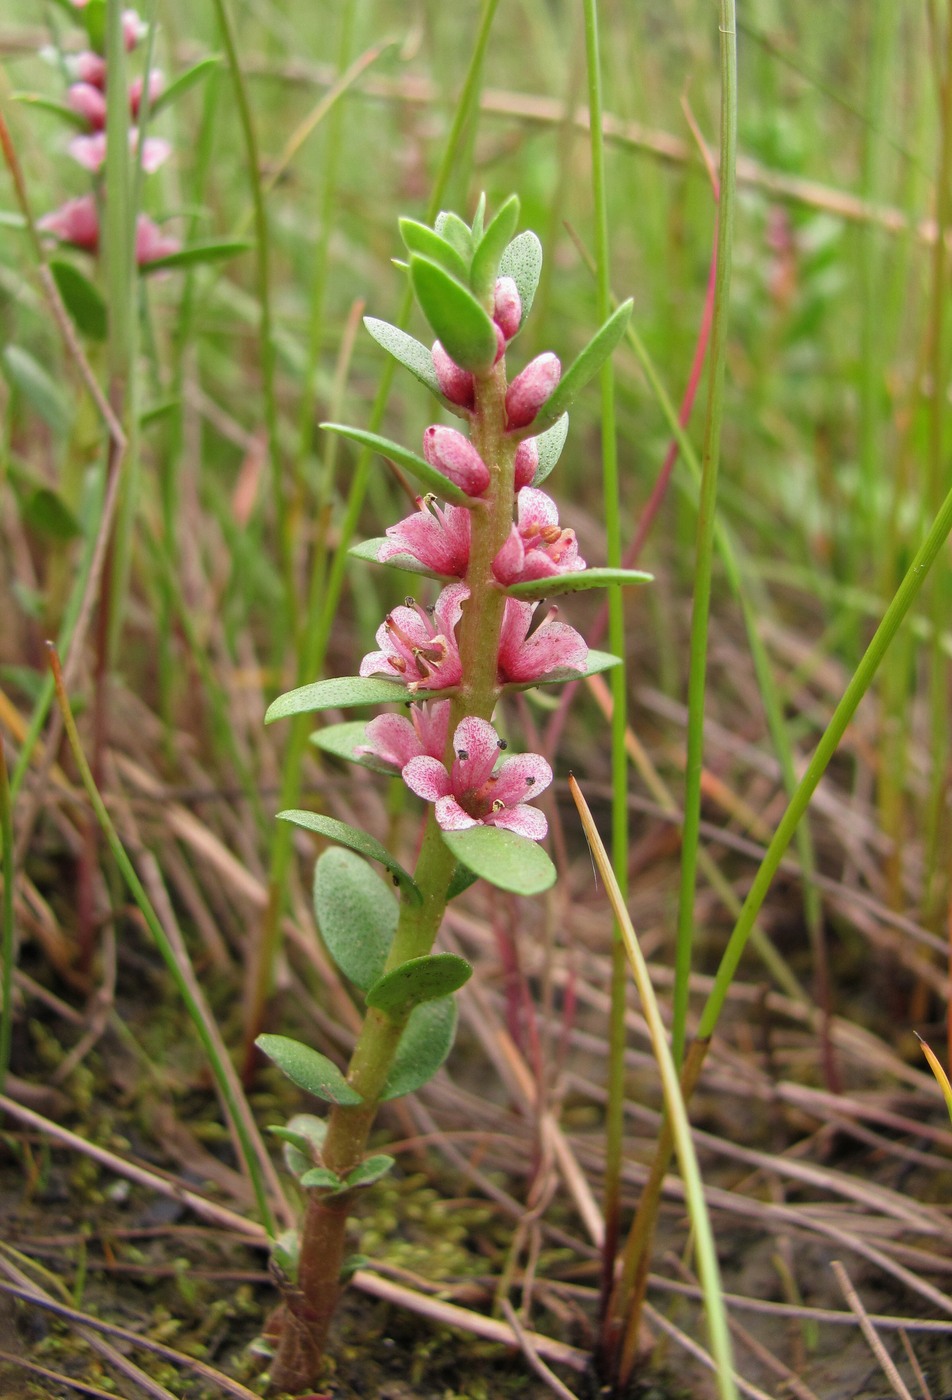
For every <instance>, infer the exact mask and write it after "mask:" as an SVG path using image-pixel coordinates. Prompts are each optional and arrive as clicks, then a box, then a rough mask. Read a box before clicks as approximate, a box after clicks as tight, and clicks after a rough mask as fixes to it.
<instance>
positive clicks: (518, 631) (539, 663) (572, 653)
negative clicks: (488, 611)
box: [497, 598, 588, 685]
mask: <svg viewBox="0 0 952 1400" xmlns="http://www.w3.org/2000/svg"><path fill="white" fill-rule="evenodd" d="M539 606H540V604H537V603H522V602H520V601H519V599H518V598H507V599H506V610H505V612H504V613H503V619H502V629H501V631H500V634H499V659H498V662H497V677H498V680H499V683H500V685H506V684H507V683H508V684H512V685H516V684H525V683H526V682H529V681H539V680H544V679H545V678H546V676H548V675H551V673H552V672H553V671H563V670H568V671H584V670H585V663H586V661H587V660H588V646H587V644H586V642H585V638H584V637H583V636H582V635H581V634H580V633H578V632H576V630H575V628H574V627H569V625H568V624H567V623H565V622H556V621H554V619H553V616H552V615H553V614H554V613H555V612H556V609H555V608H552V610H551V612H550V614H549V617H548V618H547V619H546V621H545V622H543V623H542V624H541V625H540V626H539V627H535V628H534V629H533V630H532V631H531V632H530V630H529V629H530V627H531V626H532V623H533V615H534V613H535V611H536V609H537V608H538V607H539Z"/></svg>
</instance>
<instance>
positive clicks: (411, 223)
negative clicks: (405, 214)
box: [400, 219, 469, 282]
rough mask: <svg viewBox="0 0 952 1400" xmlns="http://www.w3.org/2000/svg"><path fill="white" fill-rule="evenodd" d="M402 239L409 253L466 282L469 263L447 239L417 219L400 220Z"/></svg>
mask: <svg viewBox="0 0 952 1400" xmlns="http://www.w3.org/2000/svg"><path fill="white" fill-rule="evenodd" d="M400 237H401V238H402V239H403V241H404V244H405V245H406V248H407V251H408V252H409V253H419V254H420V255H421V256H422V257H424V258H429V259H430V260H431V261H432V262H435V263H438V264H439V265H440V267H442V268H445V269H446V271H447V272H448V273H449V274H450V276H451V277H455V278H457V279H458V280H459V281H460V282H465V281H466V280H467V278H468V277H469V262H468V260H464V259H463V257H462V256H461V254H460V253H459V252H458V251H457V249H456V248H454V246H453V244H452V243H450V242H449V240H448V239H446V238H441V237H440V235H439V234H438V233H436V232H434V230H433V229H431V228H428V227H427V225H426V224H420V223H417V221H416V219H401V220H400Z"/></svg>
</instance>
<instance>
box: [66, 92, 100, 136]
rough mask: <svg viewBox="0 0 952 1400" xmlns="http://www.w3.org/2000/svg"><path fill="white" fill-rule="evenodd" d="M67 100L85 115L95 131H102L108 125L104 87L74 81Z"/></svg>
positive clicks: (81, 114)
mask: <svg viewBox="0 0 952 1400" xmlns="http://www.w3.org/2000/svg"><path fill="white" fill-rule="evenodd" d="M66 100H67V102H68V103H69V105H70V106H71V107H72V109H73V111H74V112H78V113H79V115H80V116H81V117H85V119H86V121H87V122H88V123H89V125H90V126H91V127H92V129H93V131H102V129H103V127H104V126H105V125H106V96H105V93H104V92H103V90H102V88H100V87H96V86H95V84H93V83H74V84H73V86H72V87H71V88H70V90H69V92H68V93H67V94H66Z"/></svg>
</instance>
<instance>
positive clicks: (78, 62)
mask: <svg viewBox="0 0 952 1400" xmlns="http://www.w3.org/2000/svg"><path fill="white" fill-rule="evenodd" d="M87 3H88V0H73V6H74V8H75V9H77V10H83V9H85V8H86V5H87ZM122 31H123V38H124V41H125V47H126V51H127V52H128V53H131V52H132V51H133V50H134V49H135V48H136V47H137V46H138V44H139V43H140V42H141V40H142V39H143V38H144V37H145V34H146V32H147V26H146V25H145V24H144V22H143V21H142V20H141V19H140V18H139V16H138V14H137V13H136V11H135V10H125V11H123V15H122ZM66 66H67V71H68V73H69V75H70V77H71V78H72V79H73V82H72V83H71V85H70V87H69V89H68V91H67V93H66V102H67V105H68V107H69V109H70V110H71V111H72V112H73V113H74V114H75V116H76V119H77V121H78V122H79V123H80V124H81V125H82V127H83V129H82V130H81V131H79V132H78V133H77V134H76V135H75V136H73V137H72V139H71V140H70V142H69V145H68V151H69V154H70V155H71V156H72V158H73V160H75V161H76V162H77V163H78V164H79V165H81V166H82V167H83V168H84V169H85V170H88V171H89V172H90V174H91V175H92V176H93V181H94V187H93V189H92V191H90V193H88V194H84V195H80V196H78V197H77V198H75V199H69V200H67V201H66V203H65V204H62V205H60V207H59V208H58V209H54V210H53V211H52V212H51V213H50V214H47V215H46V216H45V217H44V218H42V219H40V220H39V227H40V229H42V230H43V232H45V233H51V234H53V235H54V236H55V237H56V238H59V239H60V241H61V242H63V243H68V244H70V245H71V246H72V247H74V248H81V249H82V250H83V251H84V252H87V253H97V252H98V251H99V243H100V229H101V207H102V201H103V198H104V197H105V196H106V195H107V191H106V190H105V181H104V178H103V171H104V166H105V161H106V88H107V84H108V76H109V75H108V72H107V64H106V59H105V57H104V56H103V54H102V53H100V52H97V51H95V50H94V49H85V50H83V51H82V52H80V53H76V54H71V55H70V56H69V57H68V58H67V59H66ZM161 92H162V75H161V73H159V72H158V71H157V70H152V71H151V72H150V73H148V74H147V75H143V76H140V77H136V78H133V79H132V81H131V82H130V83H129V86H128V94H127V95H128V102H129V117H130V122H131V125H130V128H129V145H130V150H131V152H132V153H133V155H135V156H136V157H137V159H138V161H139V164H140V166H141V168H142V170H143V171H144V172H145V173H146V174H147V175H151V174H152V173H153V172H154V171H156V170H158V169H159V167H160V166H161V165H162V164H163V163H164V161H165V160H167V159H168V156H169V155H170V153H171V147H170V145H169V143H168V142H167V141H165V140H163V139H162V138H161V137H157V136H147V137H146V138H145V139H144V140H143V141H141V144H140V139H139V129H138V126H137V125H136V123H137V122H138V120H139V116H140V112H141V109H142V107H143V105H144V100H145V99H146V94H147V105H151V104H152V103H153V102H155V101H156V99H157V98H158V97H159V95H160V93H161ZM179 247H180V244H179V242H178V240H177V239H175V238H170V237H169V236H168V235H166V234H164V233H163V232H162V230H161V229H160V228H159V226H158V224H156V223H155V222H154V220H152V219H150V218H148V217H147V215H145V214H139V216H138V218H137V220H136V240H135V254H136V262H137V263H138V265H139V266H140V267H142V266H145V265H146V264H148V263H150V262H154V261H155V260H156V259H158V258H164V257H167V256H169V255H170V254H171V253H176V252H178V250H179Z"/></svg>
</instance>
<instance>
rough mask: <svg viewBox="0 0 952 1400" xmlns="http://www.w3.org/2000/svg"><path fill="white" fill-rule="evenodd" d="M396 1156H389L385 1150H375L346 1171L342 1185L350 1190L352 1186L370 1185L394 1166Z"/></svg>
mask: <svg viewBox="0 0 952 1400" xmlns="http://www.w3.org/2000/svg"><path fill="white" fill-rule="evenodd" d="M396 1162H397V1159H396V1157H389V1156H388V1155H387V1153H386V1152H377V1153H376V1154H375V1155H374V1156H373V1157H365V1158H364V1160H363V1161H362V1162H360V1163H359V1164H358V1165H357V1166H356V1167H355V1168H354V1170H353V1171H352V1172H348V1173H347V1176H346V1177H345V1178H344V1185H345V1186H346V1187H347V1188H348V1190H350V1189H351V1188H352V1187H354V1186H372V1185H373V1184H374V1182H375V1181H379V1180H380V1178H381V1177H382V1176H386V1175H387V1172H388V1171H390V1170H391V1169H392V1168H393V1167H394V1166H396Z"/></svg>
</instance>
